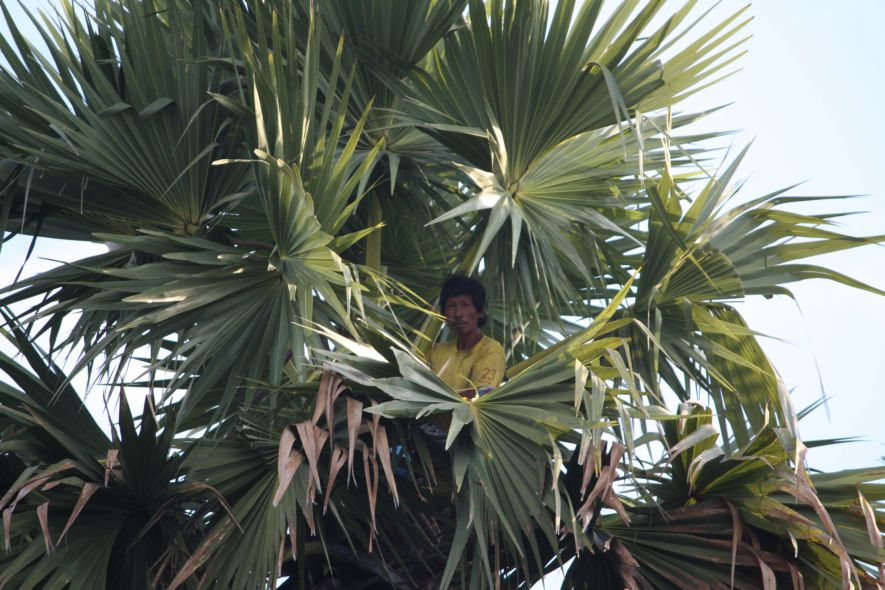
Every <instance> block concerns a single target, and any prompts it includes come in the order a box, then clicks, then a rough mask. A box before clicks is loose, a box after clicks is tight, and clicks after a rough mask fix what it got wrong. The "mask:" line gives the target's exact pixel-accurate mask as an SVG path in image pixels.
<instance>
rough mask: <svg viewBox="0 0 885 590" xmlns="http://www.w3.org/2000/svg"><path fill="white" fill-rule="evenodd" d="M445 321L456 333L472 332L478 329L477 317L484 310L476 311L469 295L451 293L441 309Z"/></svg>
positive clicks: (481, 315) (483, 313) (479, 316)
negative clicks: (444, 306)
mask: <svg viewBox="0 0 885 590" xmlns="http://www.w3.org/2000/svg"><path fill="white" fill-rule="evenodd" d="M443 314H444V315H445V316H446V323H447V324H448V325H449V326H450V327H451V328H452V329H453V330H455V332H457V333H458V334H472V333H473V332H475V331H476V330H478V329H479V318H481V317H483V316H484V315H485V312H482V311H477V310H476V306H475V305H474V304H473V297H471V296H470V295H451V296H449V298H448V299H446V308H445V309H444V310H443Z"/></svg>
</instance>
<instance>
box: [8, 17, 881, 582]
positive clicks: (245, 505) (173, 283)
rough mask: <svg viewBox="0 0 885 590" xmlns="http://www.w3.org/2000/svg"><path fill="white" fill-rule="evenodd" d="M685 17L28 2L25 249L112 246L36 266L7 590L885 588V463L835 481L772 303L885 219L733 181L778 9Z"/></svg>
mask: <svg viewBox="0 0 885 590" xmlns="http://www.w3.org/2000/svg"><path fill="white" fill-rule="evenodd" d="M664 4H665V3H664V2H663V1H662V0H655V1H651V2H640V1H639V0H627V1H625V2H622V3H620V4H617V5H615V6H611V5H605V6H604V3H603V2H602V1H601V0H599V1H597V0H587V1H586V2H583V3H580V4H578V5H576V2H575V1H574V0H572V1H569V0H561V1H560V2H558V3H556V4H555V5H554V6H550V5H548V3H547V2H546V1H545V0H509V1H501V0H489V1H487V2H482V1H481V0H426V1H424V2H415V1H411V0H365V1H360V2H356V1H348V0H324V1H323V2H308V1H306V0H305V1H295V2H290V1H288V0H286V1H284V0H221V1H218V2H209V1H201V0H190V1H184V0H148V1H141V0H138V1H136V0H95V1H94V2H93V3H92V4H91V5H90V6H89V7H88V9H83V8H77V7H75V5H74V4H72V3H70V2H68V1H67V0H66V1H65V2H63V3H61V7H60V8H59V11H58V14H57V15H56V17H55V18H45V17H40V16H34V17H33V18H34V20H35V22H36V24H37V25H38V27H39V29H40V31H41V34H42V35H43V41H44V42H45V44H46V46H47V47H48V49H47V50H46V52H42V53H41V52H39V51H37V50H36V49H34V47H33V46H32V44H31V43H30V42H29V40H27V39H25V38H23V36H22V35H21V34H20V32H19V30H18V28H17V26H16V23H15V22H14V21H13V20H12V18H11V16H10V14H9V12H8V11H7V9H6V8H5V7H3V11H4V14H5V16H6V21H7V24H8V26H9V28H10V30H11V35H10V36H9V37H8V38H0V51H2V54H3V57H4V58H5V61H6V62H7V64H8V65H7V66H6V67H5V69H4V70H3V72H2V74H0V191H2V192H0V199H2V200H0V223H2V226H3V228H4V231H5V238H6V239H8V238H11V237H13V236H15V235H17V234H25V235H29V236H33V239H41V238H43V237H53V238H63V239H68V240H80V241H92V242H100V243H104V244H106V245H107V246H108V250H107V252H106V253H103V254H99V255H96V256H92V257H89V258H85V259H83V260H79V261H77V262H75V263H71V264H64V265H59V266H58V267H57V268H55V269H54V270H51V271H48V272H45V273H43V274H40V275H37V276H35V277H32V278H28V279H26V280H21V281H18V282H16V283H14V284H12V285H6V286H4V288H3V290H2V292H0V298H2V300H0V305H2V313H3V319H4V327H3V328H2V334H3V336H4V337H5V339H6V340H7V341H8V342H9V346H10V347H11V348H12V349H14V350H16V351H17V352H18V356H17V357H13V356H7V355H0V369H2V371H3V372H4V373H5V375H6V379H5V380H4V381H2V382H0V465H2V470H0V510H2V530H3V535H2V536H3V540H2V542H3V545H4V551H3V552H2V553H0V588H68V587H69V588H85V589H91V588H96V589H98V588H154V587H157V588H206V587H225V588H226V587H230V588H265V587H266V588H273V587H280V588H296V587H305V588H307V587H309V588H325V587H338V588H350V587H353V588H391V587H393V588H430V587H437V586H439V587H444V588H445V587H463V588H468V587H469V588H486V587H489V588H491V587H494V588H500V587H507V588H527V587H530V586H531V585H532V584H533V583H535V582H536V581H538V580H540V579H541V578H542V577H544V576H545V575H546V574H547V573H549V572H551V571H553V570H557V569H560V568H561V567H563V566H564V565H565V568H566V572H565V581H564V586H563V587H566V588H682V587H691V588H705V587H709V588H725V587H737V588H759V587H764V588H766V589H767V588H774V587H776V586H777V585H778V584H781V585H784V586H786V587H794V588H803V587H809V588H821V587H840V586H841V587H844V588H848V587H852V586H853V587H875V586H876V585H877V584H885V572H883V570H882V565H881V564H882V563H883V561H885V550H883V547H882V546H883V536H882V534H881V532H880V527H881V526H882V525H883V523H885V513H883V510H885V484H881V483H876V482H877V480H880V479H881V478H883V477H885V468H878V469H876V468H871V469H862V470H854V471H843V472H839V473H831V474H828V473H817V472H813V471H810V470H808V469H807V468H806V461H805V456H806V450H807V448H808V447H811V446H813V444H812V443H811V442H805V443H803V442H802V441H801V440H800V439H799V437H798V435H797V427H796V423H797V420H798V419H799V418H801V416H802V414H803V412H804V411H803V412H798V413H797V412H796V411H795V410H794V409H793V407H792V405H791V400H790V395H789V393H788V392H787V390H786V388H785V386H784V384H783V383H782V382H781V381H780V379H779V378H778V376H777V373H776V372H775V370H774V368H773V367H772V366H771V364H770V363H769V361H768V359H767V357H766V355H765V354H764V352H763V350H762V348H761V347H760V345H759V342H758V333H757V332H756V331H754V330H753V329H752V328H751V327H749V326H747V324H746V323H745V322H744V320H743V318H742V317H741V315H740V313H739V312H738V311H737V309H736V308H735V307H734V303H735V302H737V301H740V300H742V299H744V298H745V297H748V296H751V295H762V296H766V297H771V296H774V295H785V296H789V295H790V292H789V290H788V288H787V287H786V286H785V285H788V284H789V283H790V282H793V281H798V280H803V279H809V278H824V279H829V280H834V281H838V282H841V283H844V284H847V285H850V286H853V287H858V288H864V289H868V290H872V291H875V289H872V288H871V287H868V286H866V285H864V284H863V283H860V282H857V281H855V280H853V279H851V278H849V277H846V276H844V275H841V274H839V273H837V272H835V271H832V270H829V269H826V268H823V267H820V266H816V265H814V264H811V263H808V262H806V261H804V259H806V258H809V257H811V256H814V255H818V254H823V253H828V252H834V251H838V250H843V249H848V248H853V247H857V246H861V245H864V244H869V243H871V242H877V241H880V240H882V237H880V236H873V237H868V238H855V237H851V236H846V235H842V234H840V233H838V232H836V231H835V230H834V229H833V225H834V224H833V221H832V218H834V217H836V216H837V215H836V214H828V213H823V214H817V215H810V214H800V213H796V212H795V211H796V209H795V208H794V207H792V205H794V204H797V203H805V202H809V201H813V200H814V199H813V198H809V197H791V196H786V195H785V194H784V193H783V192H779V193H775V194H770V195H765V196H762V197H758V198H754V199H748V198H744V199H742V200H736V199H732V197H733V195H734V193H735V192H736V188H735V187H736V186H739V183H736V181H735V178H736V174H737V167H738V164H739V163H740V160H741V157H742V154H741V155H738V156H737V157H734V158H732V159H731V161H730V162H729V163H728V164H727V165H724V166H723V168H722V170H721V172H719V173H717V174H708V173H707V172H706V170H707V169H708V168H710V167H713V168H715V167H716V163H715V162H714V163H712V164H711V162H710V159H711V157H712V156H711V152H710V151H709V150H708V149H707V148H706V147H705V144H704V143H703V142H704V140H709V139H711V137H712V136H711V135H699V134H696V133H692V132H691V131H690V127H688V125H690V124H691V123H692V122H694V121H695V120H697V118H698V117H699V116H700V115H693V114H678V103H679V101H680V100H681V99H683V98H684V97H686V96H688V95H690V94H692V93H694V92H696V91H698V90H700V89H702V88H703V87H704V86H706V85H708V84H710V83H712V82H714V81H715V80H716V79H718V78H720V77H722V76H724V75H727V74H728V73H729V72H730V71H731V70H730V67H731V64H732V63H733V61H734V60H735V59H736V58H737V57H738V56H739V54H740V51H741V50H740V46H741V39H742V36H743V35H744V27H745V25H746V23H747V18H746V17H745V15H744V14H743V11H742V12H740V13H738V14H735V15H733V16H731V17H730V18H727V19H726V20H724V21H723V22H719V23H717V22H709V20H710V19H709V18H704V15H702V14H699V13H698V10H696V7H695V6H694V5H695V2H692V1H689V2H687V3H685V4H684V5H683V6H681V7H679V8H678V9H677V10H676V12H675V13H673V14H664V13H663V8H664ZM453 272H461V273H467V274H471V275H473V276H475V277H477V278H478V279H479V280H480V281H482V282H483V283H484V284H485V286H486V288H487V290H488V294H489V306H488V309H487V313H488V317H489V322H488V325H487V327H486V330H487V332H488V333H489V335H491V336H492V337H494V338H496V339H498V340H499V341H501V342H502V343H503V344H504V346H505V349H506V352H507V357H508V366H509V369H508V372H507V375H508V379H507V380H506V382H505V383H504V384H503V385H502V386H501V387H499V388H497V389H495V390H494V391H492V392H490V393H488V394H486V395H484V396H483V397H481V398H479V399H477V400H475V401H465V400H463V399H462V398H460V397H459V396H458V395H456V394H455V392H453V391H452V390H451V388H450V387H448V386H447V385H446V384H445V383H443V382H442V381H441V380H440V379H439V378H438V377H437V376H436V375H435V374H434V373H433V372H432V371H431V370H430V369H429V368H428V367H427V364H426V362H425V360H424V354H425V353H426V351H427V350H428V348H429V346H430V345H431V344H432V343H433V341H434V339H435V338H437V336H438V335H439V333H440V330H441V328H442V322H441V318H440V316H439V315H438V313H436V310H435V307H434V304H435V297H436V292H437V289H438V286H439V284H440V283H441V282H442V280H443V279H444V278H445V277H446V276H447V275H449V274H451V273H453ZM66 358H73V359H74V362H73V363H72V366H71V367H70V368H69V369H68V370H67V372H65V371H63V370H62V369H61V368H60V364H61V360H62V359H66ZM73 375H87V376H88V377H89V383H90V384H93V386H94V387H104V388H105V389H106V390H107V391H108V392H110V393H111V394H112V395H113V396H114V397H115V399H117V400H118V405H119V416H118V418H117V419H116V420H115V424H114V425H113V426H112V427H111V429H110V432H109V433H108V432H107V431H106V430H103V429H102V427H100V426H99V425H98V424H97V422H96V421H95V419H94V418H93V417H92V416H91V415H90V414H89V412H88V411H86V410H85V408H84V407H83V406H82V402H81V393H82V392H77V391H76V390H75V389H74V387H73V385H72V381H71V378H72V376H73ZM135 389H139V390H141V391H144V392H146V396H145V400H146V401H145V405H144V408H143V410H142V413H141V415H140V416H137V415H136V416H133V413H132V411H131V410H130V408H129V404H128V403H127V401H126V399H127V398H126V391H127V390H130V391H131V390H135ZM809 410H810V409H809ZM809 410H806V411H809ZM429 424H433V425H440V424H442V425H445V430H446V432H447V434H446V436H445V438H444V440H443V439H442V438H440V437H436V436H433V435H432V434H428V433H432V432H433V429H431V428H428V427H427V425H429ZM832 442H834V441H822V443H821V444H823V443H832Z"/></svg>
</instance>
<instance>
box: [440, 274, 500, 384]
mask: <svg viewBox="0 0 885 590" xmlns="http://www.w3.org/2000/svg"><path fill="white" fill-rule="evenodd" d="M485 304H486V291H485V287H483V286H482V283H480V282H479V281H477V280H476V279H472V278H470V277H467V276H465V275H455V276H452V277H449V278H448V279H447V280H446V281H445V283H443V286H442V289H441V290H440V296H439V306H440V309H441V310H442V313H443V315H444V316H445V317H446V324H447V325H448V326H449V328H451V329H452V330H453V331H454V333H455V339H454V340H450V341H448V342H443V343H440V344H437V345H435V346H434V347H433V348H432V349H431V351H430V355H429V360H430V366H431V368H432V369H433V371H434V372H435V373H436V374H437V375H439V376H440V377H441V378H442V380H443V381H445V382H446V383H447V384H449V385H450V386H451V387H452V389H454V390H456V391H457V392H458V393H459V394H460V395H462V396H463V397H466V398H468V399H472V398H473V397H475V396H477V395H482V394H483V393H485V392H486V391H488V390H489V389H491V388H493V387H497V386H498V385H500V384H501V380H502V379H503V378H504V347H503V346H501V344H500V343H499V342H498V341H496V340H494V339H492V338H489V337H488V336H486V335H485V334H483V333H482V331H481V330H480V328H481V327H482V326H483V325H484V324H485V323H486V314H485Z"/></svg>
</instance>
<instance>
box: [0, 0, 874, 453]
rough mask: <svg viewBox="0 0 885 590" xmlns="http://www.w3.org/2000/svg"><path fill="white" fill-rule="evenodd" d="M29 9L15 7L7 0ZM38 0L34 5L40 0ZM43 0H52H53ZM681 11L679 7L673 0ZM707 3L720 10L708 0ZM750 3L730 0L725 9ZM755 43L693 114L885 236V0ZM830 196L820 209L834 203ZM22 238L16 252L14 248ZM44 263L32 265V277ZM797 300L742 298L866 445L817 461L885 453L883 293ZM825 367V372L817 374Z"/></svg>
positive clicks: (14, 254) (766, 177)
mask: <svg viewBox="0 0 885 590" xmlns="http://www.w3.org/2000/svg"><path fill="white" fill-rule="evenodd" d="M0 1H3V2H5V3H6V4H7V5H9V7H10V9H11V10H13V11H14V12H17V11H18V8H17V2H12V1H11V0H10V1H7V0H0ZM36 4H38V3H37V2H29V6H30V5H36ZM39 4H40V5H43V6H46V5H51V2H48V1H46V0H43V1H42V2H39ZM671 4H672V5H673V7H674V8H675V7H677V6H679V5H680V4H681V2H675V1H674V2H671ZM699 4H700V5H702V6H705V5H707V4H710V5H712V4H713V3H712V2H707V1H706V0H701V2H699ZM743 4H744V2H740V1H738V0H723V1H722V3H721V4H720V6H719V7H718V8H717V12H718V13H720V14H726V13H730V12H734V11H736V10H737V9H738V8H739V7H741V6H742V5H743ZM750 14H751V15H753V16H754V17H755V20H754V22H753V23H751V25H750V27H749V32H751V33H752V34H753V38H752V39H751V40H750V41H749V42H748V43H747V44H746V48H747V49H748V51H749V53H748V55H746V56H744V57H743V58H742V60H741V61H740V62H739V66H740V67H741V68H742V71H741V72H739V73H737V74H736V75H734V76H733V77H731V78H730V79H728V80H726V81H724V82H722V83H720V84H719V85H717V86H715V87H714V88H711V89H707V90H705V91H704V92H702V93H701V94H700V95H699V96H697V97H696V98H693V99H692V100H691V102H690V103H689V106H690V108H689V107H688V106H686V107H683V108H684V109H685V110H686V111H688V110H694V109H701V108H709V107H714V106H719V105H723V104H727V103H734V104H732V105H731V106H730V107H728V108H727V109H725V111H724V112H722V113H718V114H717V115H715V118H714V119H712V120H711V121H710V122H709V125H710V128H711V129H735V130H741V133H740V134H739V135H737V137H736V138H735V139H733V142H734V146H735V149H734V151H737V150H738V149H739V148H741V147H743V145H745V144H746V143H747V142H749V141H753V147H752V148H751V150H750V153H749V156H748V158H747V159H746V160H745V162H744V166H743V168H742V172H743V174H744V175H745V176H746V175H748V176H749V180H748V183H747V184H746V186H745V187H744V189H743V190H742V194H743V195H744V196H745V197H755V196H759V195H762V194H765V193H767V192H770V191H772V190H775V189H779V188H782V187H785V186H788V185H791V184H795V183H797V182H804V184H803V186H801V187H800V188H799V189H797V190H794V191H792V194H803V195H828V194H829V195H837V194H857V195H871V196H868V197H865V198H859V199H854V200H851V201H849V202H842V203H838V202H833V205H832V206H833V207H842V208H850V209H851V210H867V211H869V213H868V214H866V215H862V216H855V217H851V218H847V219H845V220H844V221H843V228H842V230H843V231H844V232H845V233H848V234H854V235H873V234H876V233H885V174H882V171H881V170H880V168H881V167H883V166H885V148H883V144H882V140H883V138H885V118H883V116H882V114H881V113H880V112H879V111H880V110H881V109H882V106H883V105H885V77H883V75H882V59H883V57H885V35H882V33H881V30H880V29H881V25H882V23H883V22H885V2H882V1H881V0H845V1H843V2H831V1H828V0H776V1H774V0H766V1H764V2H758V3H757V4H756V5H754V6H753V7H751V9H750ZM826 206H827V204H826V203H824V204H821V205H820V206H819V207H816V208H815V212H823V211H826V210H827V209H826ZM10 246H11V247H10ZM25 249H26V244H22V243H12V244H7V245H6V247H4V248H3V251H2V253H0V282H2V283H3V284H8V282H10V281H11V277H12V276H14V274H15V272H16V270H17V269H18V265H19V264H20V263H21V261H22V259H23V253H24V250H25ZM39 255H42V256H49V257H54V258H63V257H67V258H70V257H77V256H80V254H79V253H78V251H77V250H76V248H73V247H69V246H64V247H63V248H61V249H59V248H58V247H52V248H44V247H41V248H40V251H39ZM819 262H820V263H822V264H825V265H827V266H831V267H834V268H836V269H838V270H839V271H841V272H844V273H845V274H848V275H849V276H852V277H854V278H857V279H860V280H862V281H865V282H868V283H870V284H872V285H874V286H876V287H878V288H880V289H885V249H883V248H882V247H879V246H867V247H864V248H862V249H859V250H853V251H850V252H847V253H842V254H834V255H828V256H826V257H822V258H821V259H819ZM41 265H42V263H41V262H40V261H36V260H32V261H31V262H29V263H28V266H27V268H26V272H27V273H29V274H30V273H34V272H36V271H38V270H39V269H40V267H41ZM791 288H792V290H793V292H794V293H795V295H796V302H793V301H791V300H789V299H786V298H780V299H775V300H761V299H760V300H759V301H750V302H748V303H747V304H745V305H743V306H742V308H741V309H742V312H743V313H744V314H745V316H746V317H747V319H748V321H749V323H750V325H751V327H753V328H755V329H757V330H760V331H762V332H765V333H767V334H770V335H772V336H776V337H778V338H782V339H785V340H787V341H788V343H783V342H778V341H776V340H767V341H765V342H764V343H763V345H764V346H765V348H766V350H767V352H768V353H769V355H770V356H771V357H772V359H773V361H774V364H775V366H776V367H777V368H778V370H779V371H780V373H781V375H782V377H783V379H784V381H785V383H786V384H787V387H789V388H791V389H794V394H795V397H794V399H795V405H796V407H797V409H798V408H802V407H805V406H806V405H808V404H810V403H811V402H812V401H814V400H815V399H817V398H818V397H819V396H820V395H821V383H822V384H823V387H824V389H825V391H826V393H827V394H828V395H829V396H830V398H831V399H830V402H829V412H830V416H829V418H828V417H827V415H826V413H825V411H824V410H822V409H821V410H818V411H817V412H815V413H814V414H813V415H812V416H810V417H809V418H807V419H806V420H804V421H803V422H802V423H801V425H800V426H801V433H802V436H803V438H804V439H806V440H813V439H818V438H832V437H841V436H862V437H865V438H867V439H868V440H867V441H866V442H863V443H853V444H849V445H841V446H837V447H833V448H831V449H812V450H811V451H810V453H809V456H808V460H809V464H810V466H811V467H817V468H820V469H824V470H838V469H843V468H849V467H861V466H870V465H874V464H878V463H881V462H883V461H885V458H883V455H885V428H883V427H882V422H883V418H885V402H883V396H885V391H883V382H885V352H883V350H885V347H883V345H882V342H881V340H882V337H883V336H882V335H883V334H885V314H883V312H885V300H883V299H882V298H880V297H878V296H876V295H873V294H869V293H865V292H861V291H857V290H853V289H850V288H848V287H843V286H841V285H836V284H832V283H829V282H826V281H820V280H815V281H810V282H804V283H797V284H794V286H793V287H791ZM818 370H819V373H818Z"/></svg>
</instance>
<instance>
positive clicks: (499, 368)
mask: <svg viewBox="0 0 885 590" xmlns="http://www.w3.org/2000/svg"><path fill="white" fill-rule="evenodd" d="M428 360H429V361H430V367H431V368H432V369H433V372H434V373H436V374H437V375H439V376H440V378H441V379H442V380H443V381H445V382H446V383H447V384H448V385H449V386H450V387H451V388H452V389H454V390H455V391H460V390H462V389H474V388H475V389H479V388H481V387H497V386H498V385H500V384H501V380H503V379H504V347H503V346H501V344H500V343H499V342H498V341H497V340H493V339H492V338H489V337H488V336H485V335H484V336H483V337H482V340H480V341H479V342H477V343H476V344H474V345H473V347H472V348H470V349H469V350H458V343H457V342H456V341H455V340H450V341H449V342H443V343H441V344H437V345H436V346H434V347H433V348H432V349H431V350H430V355H429V356H428Z"/></svg>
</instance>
